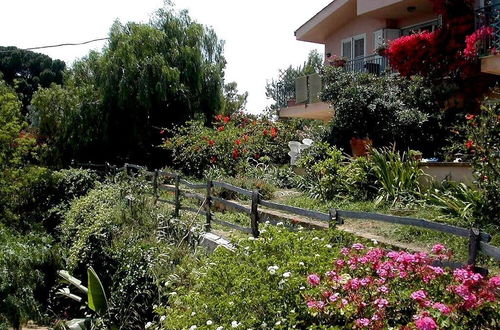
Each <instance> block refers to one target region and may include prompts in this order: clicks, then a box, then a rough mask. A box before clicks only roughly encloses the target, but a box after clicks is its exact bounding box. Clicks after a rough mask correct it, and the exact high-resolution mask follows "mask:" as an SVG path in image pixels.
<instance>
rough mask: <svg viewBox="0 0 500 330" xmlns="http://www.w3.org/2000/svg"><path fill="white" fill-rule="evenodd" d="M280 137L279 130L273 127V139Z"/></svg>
mask: <svg viewBox="0 0 500 330" xmlns="http://www.w3.org/2000/svg"><path fill="white" fill-rule="evenodd" d="M276 136H278V129H277V128H276V127H271V137H273V138H275V137H276Z"/></svg>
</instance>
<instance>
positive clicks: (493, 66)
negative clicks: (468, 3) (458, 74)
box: [476, 0, 500, 75]
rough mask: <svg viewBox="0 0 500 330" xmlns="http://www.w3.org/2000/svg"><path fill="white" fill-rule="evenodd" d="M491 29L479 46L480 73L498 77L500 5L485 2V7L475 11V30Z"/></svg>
mask: <svg viewBox="0 0 500 330" xmlns="http://www.w3.org/2000/svg"><path fill="white" fill-rule="evenodd" d="M486 27H491V28H492V30H493V31H492V34H491V36H489V37H486V38H483V39H482V40H481V41H480V44H479V47H478V48H479V56H480V58H481V71H482V72H484V73H491V74H497V75H500V55H499V53H498V51H499V50H500V3H498V2H497V3H495V4H493V1H491V0H489V1H487V5H486V6H484V7H482V8H479V9H478V10H476V30H479V29H482V28H486Z"/></svg>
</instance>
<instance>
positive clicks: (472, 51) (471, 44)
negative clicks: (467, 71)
mask: <svg viewBox="0 0 500 330" xmlns="http://www.w3.org/2000/svg"><path fill="white" fill-rule="evenodd" d="M492 34H493V28H492V27H491V26H485V27H482V28H480V29H478V30H476V31H474V33H472V34H471V35H469V36H467V37H466V38H465V45H466V46H465V50H464V55H465V56H466V57H469V58H475V57H477V56H478V47H479V43H481V42H484V41H486V40H487V39H488V38H489V37H491V35H492Z"/></svg>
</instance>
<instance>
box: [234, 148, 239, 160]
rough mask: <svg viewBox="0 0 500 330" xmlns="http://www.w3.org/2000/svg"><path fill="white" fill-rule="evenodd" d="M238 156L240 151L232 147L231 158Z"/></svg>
mask: <svg viewBox="0 0 500 330" xmlns="http://www.w3.org/2000/svg"><path fill="white" fill-rule="evenodd" d="M239 156H240V152H239V151H238V149H236V148H234V149H233V159H238V157H239Z"/></svg>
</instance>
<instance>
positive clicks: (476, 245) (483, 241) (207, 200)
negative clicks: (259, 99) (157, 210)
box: [72, 163, 500, 266]
mask: <svg viewBox="0 0 500 330" xmlns="http://www.w3.org/2000/svg"><path fill="white" fill-rule="evenodd" d="M72 166H77V167H86V168H90V169H94V170H97V171H108V172H109V173H117V172H120V171H123V172H126V173H128V170H129V169H134V170H137V171H138V172H139V173H141V172H142V173H143V174H144V175H145V176H146V177H153V180H152V184H153V188H154V195H155V197H156V201H157V202H162V203H168V204H170V205H173V206H174V207H175V211H174V216H177V217H178V216H179V211H180V210H184V211H189V212H193V213H197V214H200V215H204V216H205V217H206V224H205V228H206V230H207V231H210V228H211V225H212V223H216V224H219V225H222V226H224V227H228V228H232V229H235V230H238V231H240V232H243V233H247V234H252V235H253V236H254V237H258V236H259V229H258V226H259V222H262V221H261V220H260V219H259V210H258V206H259V205H260V206H263V207H266V208H269V209H273V210H278V211H283V212H286V213H290V214H292V215H296V216H303V217H307V218H311V219H315V220H319V221H322V222H327V223H328V224H329V225H330V226H335V225H337V224H342V223H343V218H348V219H354V220H371V221H380V222H386V223H393V224H401V225H410V226H414V227H420V228H424V229H429V230H434V231H438V232H442V233H447V234H451V235H454V236H458V237H464V238H468V240H469V260H468V261H467V264H469V265H472V266H475V264H476V261H477V257H478V252H481V253H483V254H484V255H486V256H489V257H491V258H494V259H495V260H497V261H500V248H499V247H496V246H493V245H491V244H488V242H489V241H490V240H491V235H489V234H488V233H485V232H481V231H479V230H478V229H475V228H469V229H467V228H461V227H457V226H452V225H449V224H445V223H439V222H433V221H429V220H424V219H417V218H411V217H401V216H394V215H387V214H380V213H370V212H357V211H345V210H338V209H331V210H330V211H329V213H324V212H319V211H314V210H307V209H304V208H300V207H295V206H290V205H284V204H279V203H274V202H271V201H266V200H263V199H261V196H260V194H259V192H258V190H253V191H250V190H247V189H244V188H241V187H237V186H234V185H231V184H229V183H226V182H219V181H211V180H208V181H207V183H205V184H202V183H192V182H190V181H187V180H185V179H181V178H180V175H179V174H177V173H169V172H165V171H161V170H156V171H154V172H151V171H147V169H146V168H145V167H144V166H139V165H133V164H125V166H123V167H122V168H118V167H117V166H112V165H109V164H104V165H102V164H92V163H78V164H72ZM160 177H167V178H170V179H174V180H175V185H166V184H162V183H159V182H158V178H160ZM181 184H182V185H184V186H186V187H187V188H189V189H193V190H201V189H205V190H206V194H205V195H203V194H200V193H195V192H192V191H187V190H185V189H181V188H180V185H181ZM214 187H217V188H223V189H226V190H229V191H232V192H235V193H237V194H240V195H243V196H246V197H251V199H252V202H251V205H250V207H247V206H244V205H241V204H239V203H236V202H234V201H229V200H226V199H223V198H220V197H216V196H214V195H213V192H212V189H213V188H214ZM159 190H160V191H167V192H170V193H172V192H173V193H174V200H173V201H172V200H167V199H162V198H160V197H159V195H158V191H159ZM182 197H185V198H190V199H195V200H198V201H199V202H201V206H200V207H199V208H195V207H189V206H181V198H182ZM214 202H215V203H218V204H219V205H224V206H227V207H229V208H230V209H233V210H235V211H238V212H242V213H245V214H248V215H250V220H251V221H250V223H251V226H250V228H248V227H244V226H241V225H238V224H234V223H230V222H227V221H223V220H220V219H216V218H214V217H213V214H212V208H213V203H214ZM271 223H275V221H271ZM450 265H451V263H450ZM457 265H458V264H457Z"/></svg>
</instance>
